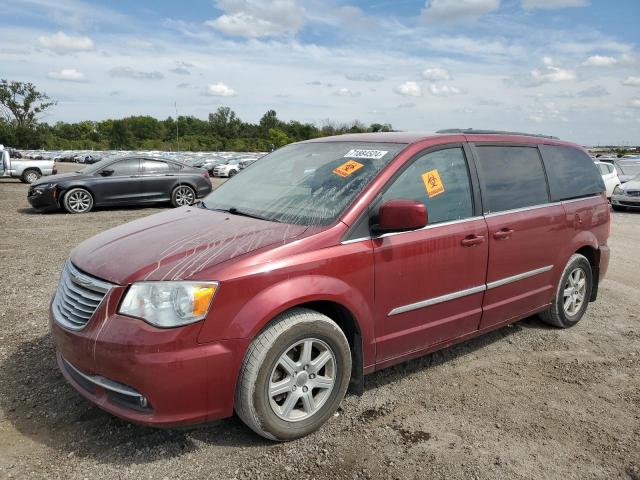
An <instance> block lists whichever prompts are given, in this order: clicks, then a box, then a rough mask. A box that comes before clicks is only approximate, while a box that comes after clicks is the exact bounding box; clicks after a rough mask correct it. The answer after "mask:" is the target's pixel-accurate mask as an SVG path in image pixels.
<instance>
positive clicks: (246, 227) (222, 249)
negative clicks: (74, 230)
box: [71, 207, 308, 285]
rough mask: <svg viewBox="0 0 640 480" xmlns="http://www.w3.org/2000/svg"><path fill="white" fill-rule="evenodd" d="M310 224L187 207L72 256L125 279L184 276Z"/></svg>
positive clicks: (128, 226) (133, 225) (130, 226)
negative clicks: (284, 222)
mask: <svg viewBox="0 0 640 480" xmlns="http://www.w3.org/2000/svg"><path fill="white" fill-rule="evenodd" d="M307 228H308V227H306V226H301V225H289V224H282V223H274V222H267V221H264V220H259V219H255V218H249V217H242V216H238V215H231V214H227V213H224V212H216V211H212V210H207V209H205V208H194V207H183V208H177V209H173V210H168V211H166V212H163V213H159V214H156V215H151V216H149V217H146V218H142V219H140V220H136V221H133V222H130V223H125V224H124V225H120V226H118V227H115V228H112V229H110V230H106V231H105V232H102V233H100V234H98V235H96V236H95V237H92V238H90V239H88V240H86V241H84V242H83V243H81V244H80V245H79V246H78V247H77V248H76V249H75V250H74V251H73V252H72V254H71V261H72V262H73V264H74V265H76V266H77V267H78V268H79V269H81V270H84V271H85V272H87V273H89V274H91V275H94V276H96V277H98V278H102V279H104V280H108V281H110V282H113V283H118V284H121V285H124V284H128V283H131V282H135V281H142V280H184V279H188V278H190V277H191V276H193V275H195V274H196V273H198V272H201V271H203V270H205V269H207V268H211V267H212V266H214V265H217V264H220V263H222V262H225V261H227V260H230V259H232V258H235V257H238V256H240V255H244V254H246V253H249V252H252V251H254V250H258V249H260V248H262V247H266V246H268V245H273V244H279V245H282V244H284V243H287V242H288V241H291V240H292V239H294V238H296V237H298V236H300V235H302V234H303V233H304V232H305V231H306V230H307ZM212 280H215V279H212Z"/></svg>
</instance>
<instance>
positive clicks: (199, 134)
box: [0, 80, 392, 151]
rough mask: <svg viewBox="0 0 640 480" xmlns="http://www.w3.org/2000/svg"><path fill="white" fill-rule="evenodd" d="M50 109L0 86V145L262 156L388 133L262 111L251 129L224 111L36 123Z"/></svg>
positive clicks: (22, 87)
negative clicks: (314, 142)
mask: <svg viewBox="0 0 640 480" xmlns="http://www.w3.org/2000/svg"><path fill="white" fill-rule="evenodd" d="M53 105H55V101H53V100H51V99H50V98H49V97H48V96H47V95H46V94H45V93H42V92H39V91H38V90H37V88H36V87H35V86H34V85H33V84H31V83H22V82H10V81H7V80H1V81H0V110H1V112H2V114H3V115H2V117H0V144H4V145H8V146H12V147H15V148H22V149H40V148H41V149H47V150H187V151H217V150H228V151H268V150H270V149H271V148H278V147H281V146H283V145H286V144H288V143H291V142H296V141H301V140H308V139H311V138H318V137H324V136H329V135H339V134H343V133H363V132H379V131H392V127H391V125H389V124H379V123H374V124H371V125H369V126H366V125H364V124H363V123H362V122H359V121H353V122H351V123H342V124H340V123H335V122H330V121H327V122H325V123H324V124H323V125H321V126H317V125H315V124H313V123H302V122H299V121H296V120H291V121H289V122H285V121H282V120H280V119H279V118H278V116H277V114H276V112H275V110H269V111H267V112H266V113H265V114H264V115H263V116H262V118H261V119H260V121H259V122H258V123H257V124H254V123H249V122H244V121H242V120H241V119H240V118H238V116H237V115H236V113H235V112H234V111H233V110H231V109H230V108H229V107H219V108H218V109H217V110H216V111H215V112H212V113H210V114H209V116H208V118H207V119H206V120H202V119H199V118H196V117H193V116H178V117H177V118H172V117H168V118H167V119H165V120H158V119H156V118H153V117H150V116H147V115H139V116H131V117H126V118H122V119H109V120H102V121H99V122H94V121H82V122H77V123H67V122H56V123H54V124H48V123H45V122H40V121H39V116H40V115H41V114H42V113H43V112H44V111H46V110H47V109H49V108H50V107H52V106H53Z"/></svg>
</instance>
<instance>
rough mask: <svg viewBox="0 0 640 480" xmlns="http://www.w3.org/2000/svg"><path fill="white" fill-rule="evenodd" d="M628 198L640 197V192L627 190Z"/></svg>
mask: <svg viewBox="0 0 640 480" xmlns="http://www.w3.org/2000/svg"><path fill="white" fill-rule="evenodd" d="M627 196H629V197H640V190H627Z"/></svg>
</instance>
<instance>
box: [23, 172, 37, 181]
mask: <svg viewBox="0 0 640 480" xmlns="http://www.w3.org/2000/svg"><path fill="white" fill-rule="evenodd" d="M38 178H40V177H39V176H38V174H37V173H36V172H27V174H26V175H25V180H26V181H27V183H33V182H35V181H36V180H38Z"/></svg>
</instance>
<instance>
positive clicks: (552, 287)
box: [50, 130, 610, 440]
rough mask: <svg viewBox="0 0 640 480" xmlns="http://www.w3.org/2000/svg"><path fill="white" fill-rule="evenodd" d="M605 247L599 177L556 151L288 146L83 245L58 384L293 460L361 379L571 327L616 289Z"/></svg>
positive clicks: (518, 142) (54, 311) (429, 143)
mask: <svg viewBox="0 0 640 480" xmlns="http://www.w3.org/2000/svg"><path fill="white" fill-rule="evenodd" d="M609 228H610V226H609V206H608V204H607V198H606V193H605V186H604V184H603V182H602V178H601V176H600V174H599V172H598V169H597V168H596V166H595V164H594V163H593V161H592V160H591V159H590V157H589V155H588V154H587V153H586V152H585V151H584V150H583V149H582V148H581V147H579V146H576V145H573V144H570V143H567V142H563V141H560V140H558V139H556V138H553V137H542V136H535V135H526V134H517V133H508V132H494V131H478V130H444V131H441V132H439V133H437V134H430V135H425V134H413V133H371V134H355V135H344V136H338V137H329V138H321V139H314V140H310V141H306V142H300V143H295V144H292V145H288V146H286V147H283V148H281V149H279V150H277V151H275V152H273V153H271V154H270V155H268V156H266V157H264V158H262V159H260V160H259V161H258V162H255V163H254V164H253V165H251V166H250V167H248V168H247V169H245V170H243V171H242V173H241V174H239V175H237V176H236V177H234V178H233V179H231V180H230V181H228V182H227V183H225V184H224V185H222V186H221V187H220V188H218V189H217V190H215V191H214V192H212V193H211V194H210V195H209V196H207V197H206V198H205V199H204V201H203V202H202V203H201V204H199V205H198V206H191V207H182V208H179V209H176V210H170V211H166V212H163V213H159V214H156V215H152V216H149V217H146V218H143V219H140V220H137V221H134V222H131V223H127V224H125V225H121V226H119V227H116V228H113V229H110V230H107V231H105V232H103V233H101V234H99V235H97V236H95V237H93V238H91V239H89V240H87V241H85V242H83V243H82V244H80V245H79V246H78V247H77V248H76V249H75V250H74V251H73V253H72V254H71V258H70V259H69V261H67V262H66V264H65V266H64V269H63V272H62V275H61V279H60V284H59V286H58V290H57V292H56V294H55V296H54V298H53V300H52V303H51V311H50V325H51V331H52V334H53V337H54V339H55V343H56V347H57V352H58V353H57V357H58V364H59V366H60V369H61V371H62V373H63V374H64V376H65V378H66V379H67V381H69V383H71V385H73V386H74V387H75V388H76V389H77V390H78V392H80V394H82V395H83V396H84V397H86V398H87V399H89V400H90V401H92V402H94V403H95V404H97V405H98V406H99V407H101V408H103V409H104V410H106V411H108V412H111V413H113V414H114V415H117V416H119V417H122V418H125V419H127V420H130V421H132V422H136V423H141V424H146V425H156V426H177V425H184V424H191V423H197V422H204V421H207V420H212V419H219V418H223V417H228V416H230V415H232V414H233V412H234V410H235V412H236V413H237V414H238V416H239V417H240V418H241V419H242V420H243V421H244V422H245V423H246V424H247V425H248V426H249V427H250V428H252V429H253V430H254V431H255V432H257V433H258V434H260V435H262V436H264V437H267V438H270V439H274V440H291V439H294V438H298V437H301V436H303V435H306V434H308V433H310V432H312V431H313V430H315V429H317V428H318V427H320V426H321V425H322V424H323V422H325V421H326V420H327V419H328V418H330V417H331V416H332V415H333V413H334V412H335V410H336V409H337V408H338V405H339V404H340V402H341V400H342V398H343V397H344V395H345V392H346V391H347V388H348V387H349V385H350V384H351V386H352V388H353V390H354V391H355V392H359V391H361V390H362V385H363V376H364V375H365V374H368V373H371V372H374V371H376V370H379V369H382V368H385V367H388V366H390V365H393V364H396V363H398V362H402V361H405V360H407V359H410V358H414V357H418V356H421V355H425V354H427V353H429V352H432V351H434V350H437V349H440V348H443V347H446V346H448V345H451V344H454V343H457V342H461V341H463V340H466V339H468V338H471V337H474V336H476V335H480V334H482V333H485V332H488V331H490V330H493V329H496V328H500V327H502V326H504V325H506V324H509V323H512V322H516V321H518V320H520V319H522V318H524V317H527V316H530V315H533V314H539V315H540V316H541V317H542V319H543V320H545V321H546V322H548V323H550V324H552V325H554V326H557V327H560V328H566V327H570V326H572V325H575V324H576V323H577V322H578V321H579V320H580V319H581V318H582V316H583V315H584V312H585V310H586V308H587V305H588V302H590V301H594V300H595V299H596V295H597V291H598V283H599V281H600V280H601V279H602V278H603V276H604V274H605V272H606V269H607V265H608V262H609V248H608V247H607V238H608V236H609Z"/></svg>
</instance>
